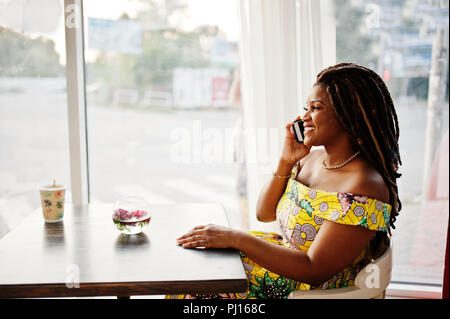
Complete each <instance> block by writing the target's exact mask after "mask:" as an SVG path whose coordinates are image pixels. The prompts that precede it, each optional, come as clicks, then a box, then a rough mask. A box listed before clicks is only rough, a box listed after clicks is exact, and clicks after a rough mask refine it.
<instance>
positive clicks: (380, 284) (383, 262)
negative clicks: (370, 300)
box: [355, 241, 392, 294]
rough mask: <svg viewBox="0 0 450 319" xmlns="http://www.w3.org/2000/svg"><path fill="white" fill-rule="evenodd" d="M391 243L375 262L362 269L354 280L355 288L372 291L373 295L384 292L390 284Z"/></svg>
mask: <svg viewBox="0 0 450 319" xmlns="http://www.w3.org/2000/svg"><path fill="white" fill-rule="evenodd" d="M391 274H392V242H391V241H390V242H389V245H388V246H387V249H386V251H385V252H384V253H383V254H382V255H381V256H380V257H379V258H377V259H376V260H374V261H372V262H371V263H369V264H368V265H367V266H366V267H364V268H363V269H362V270H361V271H360V272H359V273H358V275H357V276H356V278H355V286H357V287H358V288H360V289H373V293H374V294H378V292H382V291H384V290H386V287H387V286H388V285H389V283H390V282H391Z"/></svg>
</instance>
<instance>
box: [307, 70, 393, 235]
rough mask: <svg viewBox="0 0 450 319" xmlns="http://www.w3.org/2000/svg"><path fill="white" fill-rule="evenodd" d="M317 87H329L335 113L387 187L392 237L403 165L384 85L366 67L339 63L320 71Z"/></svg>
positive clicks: (389, 100)
mask: <svg viewBox="0 0 450 319" xmlns="http://www.w3.org/2000/svg"><path fill="white" fill-rule="evenodd" d="M315 85H320V86H322V87H324V88H326V90H327V92H328V94H329V96H330V100H331V103H332V107H333V110H334V113H335V114H336V116H337V118H338V119H339V121H340V122H341V123H342V125H343V127H344V129H345V130H346V131H347V132H348V133H349V134H350V136H351V138H352V142H353V144H354V147H355V148H356V149H357V150H360V151H361V155H362V156H363V157H364V159H365V160H366V161H367V162H369V164H370V165H372V166H373V167H374V168H375V169H376V170H377V171H378V172H379V173H380V174H381V176H382V177H383V180H384V181H385V183H386V185H387V186H388V188H389V200H390V204H391V206H392V211H391V215H390V220H389V225H387V226H388V232H389V235H391V227H392V228H394V229H395V226H394V222H395V220H396V216H398V213H399V211H400V210H401V207H402V204H401V202H400V199H399V197H398V188H397V181H396V180H397V178H399V177H400V176H401V174H399V173H397V169H398V167H399V165H401V164H402V162H401V159H400V152H399V146H398V137H399V126H398V119H397V114H396V112H395V108H394V103H393V102H392V98H391V95H390V93H389V91H388V89H387V87H386V85H385V83H384V82H383V80H382V79H381V78H380V77H379V76H378V74H376V73H375V72H374V71H372V70H370V69H368V68H366V67H363V66H360V65H357V64H354V63H340V64H337V65H334V66H331V67H329V68H327V69H325V70H323V71H322V72H320V73H319V74H318V75H317V81H316V83H315ZM377 235H378V236H380V235H381V234H379V233H378V232H377ZM378 236H377V237H378Z"/></svg>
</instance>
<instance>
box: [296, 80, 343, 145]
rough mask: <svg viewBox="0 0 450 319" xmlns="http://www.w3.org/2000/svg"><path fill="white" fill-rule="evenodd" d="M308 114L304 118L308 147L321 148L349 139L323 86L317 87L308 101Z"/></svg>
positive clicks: (310, 94)
mask: <svg viewBox="0 0 450 319" xmlns="http://www.w3.org/2000/svg"><path fill="white" fill-rule="evenodd" d="M305 111H306V113H305V114H304V115H303V116H302V121H303V123H304V126H305V139H304V141H303V142H304V144H305V145H306V146H320V145H327V144H329V143H333V142H336V141H337V140H338V139H340V138H349V136H348V134H347V132H346V131H345V130H344V128H343V127H342V125H341V124H340V122H339V120H338V119H337V117H336V115H335V114H334V111H333V107H332V106H331V100H330V97H329V95H328V93H327V91H326V89H324V88H323V87H322V86H320V85H315V86H313V88H312V89H311V92H310V93H309V95H308V98H307V99H306V106H305Z"/></svg>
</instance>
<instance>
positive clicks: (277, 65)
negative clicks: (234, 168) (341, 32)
mask: <svg viewBox="0 0 450 319" xmlns="http://www.w3.org/2000/svg"><path fill="white" fill-rule="evenodd" d="M239 15H240V30H241V38H240V43H239V45H240V59H241V76H242V82H241V89H242V100H243V109H244V126H245V131H244V136H245V143H246V165H247V189H248V203H249V215H250V228H251V229H257V230H268V231H277V228H276V226H275V225H273V224H263V223H259V222H258V221H257V220H256V201H257V198H258V195H259V192H260V191H261V189H262V187H263V186H264V184H265V183H267V181H268V180H269V179H270V178H271V175H272V172H273V171H274V170H275V169H276V166H277V163H278V160H279V157H280V154H281V149H282V146H283V144H282V143H283V140H284V134H285V132H284V126H285V125H286V123H287V122H288V121H292V120H293V119H294V118H295V117H296V116H297V115H299V114H300V110H301V108H302V107H303V105H304V104H305V100H306V96H307V94H308V92H309V90H310V88H311V86H312V84H313V83H314V79H315V76H316V75H317V73H318V72H319V71H320V70H321V69H323V68H324V67H325V66H328V65H332V64H334V63H335V52H336V50H335V42H336V41H335V30H334V22H333V19H332V17H333V13H332V2H331V1H330V0H240V3H239Z"/></svg>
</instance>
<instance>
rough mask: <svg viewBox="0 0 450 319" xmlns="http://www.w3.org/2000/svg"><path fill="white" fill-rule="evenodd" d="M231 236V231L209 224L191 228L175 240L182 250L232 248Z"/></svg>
mask: <svg viewBox="0 0 450 319" xmlns="http://www.w3.org/2000/svg"><path fill="white" fill-rule="evenodd" d="M233 236H234V231H233V230H232V229H230V228H226V227H222V226H217V225H212V224H209V225H204V226H197V227H195V228H193V229H192V230H190V231H189V232H188V233H187V234H185V235H183V236H181V237H179V238H177V243H178V245H182V246H183V247H184V248H196V247H205V248H234V247H233V245H232V241H233Z"/></svg>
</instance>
